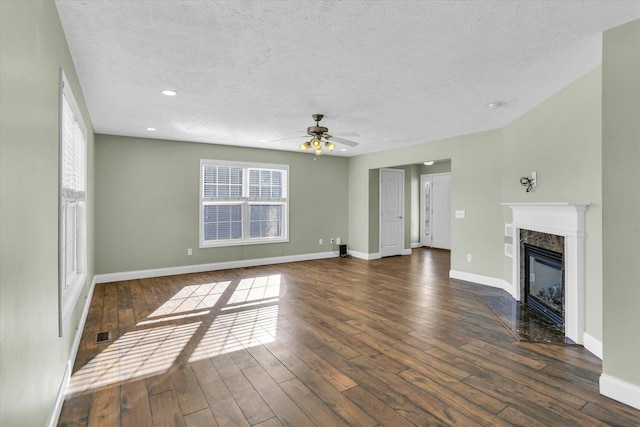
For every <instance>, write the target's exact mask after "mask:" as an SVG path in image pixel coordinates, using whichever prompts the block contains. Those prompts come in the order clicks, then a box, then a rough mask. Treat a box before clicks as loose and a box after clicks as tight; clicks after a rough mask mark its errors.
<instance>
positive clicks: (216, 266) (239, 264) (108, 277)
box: [95, 252, 338, 283]
mask: <svg viewBox="0 0 640 427" xmlns="http://www.w3.org/2000/svg"><path fill="white" fill-rule="evenodd" d="M337 256H338V254H337V253H336V252H316V253H312V254H300V255H288V256H280V257H271V258H256V259H245V260H239V261H226V262H214V263H210V264H196V265H183V266H179V267H167V268H153V269H149V270H136V271H123V272H120V273H107V274H97V275H96V278H95V281H96V283H109V282H118V281H120V280H135V279H146V278H149V277H161V276H174V275H176V274H189V273H201V272H203V271H214V270H226V269H229V268H243V267H256V266H259V265H270V264H283V263H285V262H297V261H311V260H314V259H324V258H334V257H337Z"/></svg>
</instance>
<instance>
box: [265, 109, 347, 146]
mask: <svg viewBox="0 0 640 427" xmlns="http://www.w3.org/2000/svg"><path fill="white" fill-rule="evenodd" d="M312 117H313V120H315V121H316V125H315V126H309V127H308V128H307V135H309V136H310V137H311V139H310V140H309V141H307V142H303V143H302V144H300V148H301V149H302V150H303V151H307V150H309V149H310V148H311V149H313V151H314V152H315V153H316V155H318V156H320V155H322V145H323V144H324V146H325V148H326V149H327V150H328V151H330V152H331V151H333V150H334V149H335V148H336V144H335V143H338V144H342V145H347V146H349V147H355V146H357V145H358V143H357V142H355V141H351V140H348V139H344V138H339V137H337V136H333V135H330V134H329V129H327V128H326V127H324V126H320V120H322V118H323V117H324V115H323V114H314V115H312ZM351 134H353V135H356V136H357V134H354V133H351ZM351 134H350V135H351ZM293 138H301V137H299V136H294V137H291V138H284V139H293ZM284 139H278V140H276V141H283V140H284ZM272 142H275V141H272Z"/></svg>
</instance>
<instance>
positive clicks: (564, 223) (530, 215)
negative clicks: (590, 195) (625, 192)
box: [501, 202, 590, 344]
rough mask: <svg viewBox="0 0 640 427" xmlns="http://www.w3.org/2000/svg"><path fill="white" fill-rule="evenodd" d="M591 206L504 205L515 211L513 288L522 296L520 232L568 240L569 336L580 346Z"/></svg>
mask: <svg viewBox="0 0 640 427" xmlns="http://www.w3.org/2000/svg"><path fill="white" fill-rule="evenodd" d="M589 204H590V203H586V202H578V203H570V202H557V203H501V205H503V206H508V207H509V208H511V210H512V211H513V220H512V222H511V226H512V227H514V234H513V235H514V238H515V241H514V242H513V243H514V245H513V268H512V273H513V276H512V281H511V285H512V289H513V296H514V297H515V299H517V300H518V301H519V300H520V299H521V298H522V296H521V295H520V261H519V260H520V244H519V236H520V230H521V229H524V230H532V231H539V232H542V233H548V234H555V235H558V236H563V237H564V265H565V273H564V274H565V277H564V281H565V296H564V298H565V319H564V322H565V327H564V329H565V335H566V336H567V337H568V338H569V339H571V340H573V341H574V342H576V343H578V344H582V343H583V335H584V239H585V221H584V214H585V211H586V209H587V206H589Z"/></svg>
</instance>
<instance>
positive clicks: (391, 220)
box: [380, 169, 404, 257]
mask: <svg viewBox="0 0 640 427" xmlns="http://www.w3.org/2000/svg"><path fill="white" fill-rule="evenodd" d="M403 250H404V170H402V169H380V256H383V257H385V256H392V255H402V252H403Z"/></svg>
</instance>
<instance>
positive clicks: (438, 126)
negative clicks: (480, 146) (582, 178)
mask: <svg viewBox="0 0 640 427" xmlns="http://www.w3.org/2000/svg"><path fill="white" fill-rule="evenodd" d="M56 5H57V8H58V10H59V13H60V18H61V21H62V25H63V28H64V31H65V34H66V37H67V40H68V43H69V47H70V49H71V54H72V56H73V59H74V62H75V66H76V70H77V72H78V75H79V78H80V83H81V85H82V89H83V92H84V95H85V99H86V101H87V104H88V108H89V113H90V115H91V119H92V121H93V124H94V127H95V131H96V132H97V133H105V134H114V135H128V136H137V137H153V138H163V139H174V140H184V141H194V142H209V143H218V144H230V145H241V146H251V147H264V148H273V149H278V150H298V145H299V143H301V142H303V141H304V139H303V138H302V136H304V135H305V134H304V133H303V132H301V131H304V130H305V129H306V128H307V126H311V125H313V124H314V122H313V120H312V118H311V115H312V114H313V113H323V114H325V118H324V120H323V121H322V123H321V124H322V125H324V126H326V127H328V128H329V131H330V133H332V134H335V135H340V134H343V136H344V137H345V138H348V139H350V140H353V141H357V142H359V143H360V145H359V146H358V147H356V148H349V151H347V152H336V154H337V155H343V156H351V155H357V154H363V153H369V152H374V151H380V150H383V149H387V148H393V147H400V146H405V145H410V144H416V143H420V142H425V141H432V140H436V139H440V138H444V137H449V136H455V135H460V134H466V133H471V132H477V131H482V130H487V129H493V128H498V127H503V126H505V125H506V124H508V123H510V122H511V121H513V120H514V119H516V118H517V117H519V116H521V115H522V114H524V113H525V112H527V111H528V110H530V109H531V108H533V107H535V106H536V105H537V104H539V103H540V102H542V101H543V100H545V99H546V98H548V97H550V96H551V95H553V94H554V93H556V92H557V91H558V90H560V89H562V88H563V87H565V86H566V85H568V84H569V83H571V82H572V81H574V80H576V79H577V78H579V77H580V76H582V75H583V74H585V73H586V72H588V71H590V70H591V69H593V68H594V67H596V66H597V65H599V64H600V63H601V57H602V55H601V44H602V32H603V31H604V30H606V29H609V28H612V27H615V26H617V25H620V24H623V23H625V22H628V21H631V20H633V19H637V18H640V1H558V0H555V1H329V0H327V1H312V2H310V1H177V0H174V1H162V0H156V1H145V0H129V1H117V0H116V1H102V0H78V1H72V0H56ZM163 89H173V90H176V91H177V92H178V96H174V97H167V96H164V95H162V94H161V90H163ZM493 101H502V102H505V105H504V106H503V107H502V108H499V109H495V110H492V109H489V108H487V104H488V103H490V102H493ZM147 127H155V128H157V131H156V132H149V131H147V130H146V128H147ZM354 135H355V136H354ZM295 136H301V137H300V139H299V140H298V139H288V140H285V141H280V142H268V143H265V142H261V141H265V140H269V141H270V140H277V139H281V138H288V137H295Z"/></svg>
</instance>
